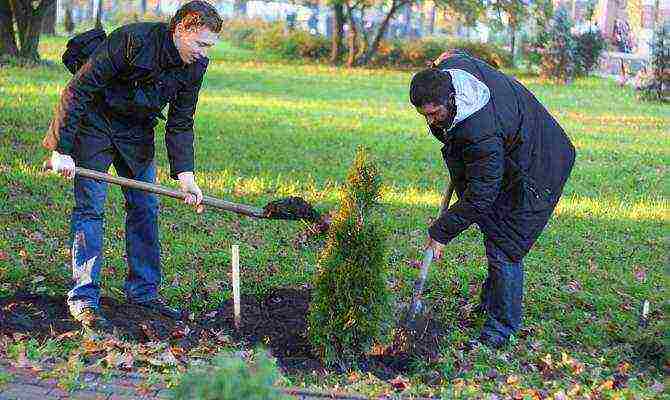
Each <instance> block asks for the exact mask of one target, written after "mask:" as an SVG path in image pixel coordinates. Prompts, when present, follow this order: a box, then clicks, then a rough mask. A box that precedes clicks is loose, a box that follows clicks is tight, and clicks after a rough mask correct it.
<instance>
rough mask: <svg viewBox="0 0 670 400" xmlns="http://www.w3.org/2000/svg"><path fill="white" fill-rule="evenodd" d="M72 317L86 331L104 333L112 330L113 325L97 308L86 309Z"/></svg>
mask: <svg viewBox="0 0 670 400" xmlns="http://www.w3.org/2000/svg"><path fill="white" fill-rule="evenodd" d="M72 316H73V317H74V319H75V320H76V321H77V322H79V323H80V324H81V326H82V327H83V328H84V329H85V330H86V331H89V332H98V333H104V332H110V331H111V330H112V324H111V323H110V322H109V321H108V320H107V318H105V317H104V316H103V315H102V314H101V313H100V310H98V309H97V308H95V307H86V308H84V309H83V310H81V312H80V313H79V314H76V315H72Z"/></svg>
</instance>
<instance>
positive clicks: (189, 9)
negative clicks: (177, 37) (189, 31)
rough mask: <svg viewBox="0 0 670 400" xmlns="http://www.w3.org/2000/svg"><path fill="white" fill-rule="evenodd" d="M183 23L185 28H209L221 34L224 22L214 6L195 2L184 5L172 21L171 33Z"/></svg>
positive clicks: (196, 0)
mask: <svg viewBox="0 0 670 400" xmlns="http://www.w3.org/2000/svg"><path fill="white" fill-rule="evenodd" d="M182 21H183V24H184V28H200V27H203V26H205V27H207V28H209V30H210V31H212V32H214V33H219V32H221V27H222V26H223V20H222V19H221V16H220V15H219V12H218V11H216V8H214V6H213V5H211V4H209V3H208V2H206V1H202V0H193V1H189V2H188V3H186V4H184V5H183V6H181V7H180V8H179V10H177V12H176V13H175V15H174V16H173V17H172V18H171V19H170V31H171V32H174V31H175V28H176V27H177V24H179V23H180V22H182Z"/></svg>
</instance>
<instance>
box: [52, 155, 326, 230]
mask: <svg viewBox="0 0 670 400" xmlns="http://www.w3.org/2000/svg"><path fill="white" fill-rule="evenodd" d="M43 168H44V169H45V170H51V169H52V168H51V161H50V160H47V161H45V162H44V165H43ZM75 174H76V175H79V176H81V177H84V178H90V179H95V180H98V181H103V182H107V183H113V184H115V185H119V186H123V187H127V188H130V189H138V190H143V191H145V192H150V193H155V194H159V195H162V196H168V197H172V198H175V199H180V200H183V199H184V198H185V197H186V193H184V192H182V191H181V190H176V189H171V188H168V187H165V186H161V185H156V184H154V183H148V182H142V181H137V180H134V179H129V178H122V177H120V176H114V175H110V174H107V173H104V172H99V171H94V170H91V169H87V168H82V167H75ZM202 204H203V205H206V206H211V207H215V208H218V209H221V210H226V211H231V212H234V213H237V214H241V215H246V216H248V217H253V218H266V219H281V220H305V221H308V222H312V223H319V222H321V215H320V214H319V212H318V211H316V210H315V209H314V208H313V207H312V206H311V205H310V204H309V203H308V202H306V201H305V200H304V199H302V198H300V197H287V198H284V199H280V200H276V201H273V202H270V203H268V204H266V205H265V207H263V208H257V207H253V206H249V205H246V204H238V203H233V202H231V201H226V200H221V199H217V198H215V197H211V196H203V198H202Z"/></svg>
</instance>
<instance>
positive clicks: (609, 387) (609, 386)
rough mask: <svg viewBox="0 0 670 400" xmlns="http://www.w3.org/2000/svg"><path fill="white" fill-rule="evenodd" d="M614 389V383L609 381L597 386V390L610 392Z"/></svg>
mask: <svg viewBox="0 0 670 400" xmlns="http://www.w3.org/2000/svg"><path fill="white" fill-rule="evenodd" d="M613 387H614V381H613V380H611V379H608V380H606V381H605V382H603V383H601V384H600V386H598V390H600V391H602V390H612V388H613Z"/></svg>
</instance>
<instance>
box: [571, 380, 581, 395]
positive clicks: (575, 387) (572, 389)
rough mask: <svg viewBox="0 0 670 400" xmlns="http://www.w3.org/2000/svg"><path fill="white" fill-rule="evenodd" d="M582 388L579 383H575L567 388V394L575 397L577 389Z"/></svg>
mask: <svg viewBox="0 0 670 400" xmlns="http://www.w3.org/2000/svg"><path fill="white" fill-rule="evenodd" d="M580 390H582V387H581V386H580V385H579V383H575V384H574V385H573V386H572V387H571V388H570V389H569V390H568V396H570V397H575V396H576V395H577V394H578V393H579V391H580Z"/></svg>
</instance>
